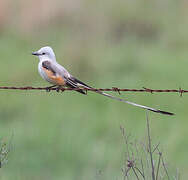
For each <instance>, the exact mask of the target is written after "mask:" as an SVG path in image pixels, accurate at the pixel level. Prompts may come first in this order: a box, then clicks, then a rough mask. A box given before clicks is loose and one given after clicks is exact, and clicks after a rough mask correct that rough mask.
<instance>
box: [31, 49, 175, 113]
mask: <svg viewBox="0 0 188 180" xmlns="http://www.w3.org/2000/svg"><path fill="white" fill-rule="evenodd" d="M32 54H33V55H35V56H38V57H39V60H40V62H39V64H38V71H39V74H40V75H41V76H42V78H43V79H44V80H46V81H48V82H50V83H51V84H53V85H54V86H51V87H55V86H57V87H61V86H67V87H71V88H82V87H84V88H91V87H90V86H88V85H87V84H85V83H83V82H81V81H80V80H78V79H76V78H75V77H73V76H72V75H71V74H70V73H69V72H68V71H67V70H66V69H65V68H64V67H63V66H61V65H60V64H58V63H57V61H56V57H55V54H54V51H53V49H52V48H51V47H49V46H46V47H42V48H41V49H39V50H38V51H36V52H33V53H32ZM49 88H50V87H49ZM76 91H78V92H80V93H82V94H86V92H85V91H84V90H82V89H80V90H76ZM95 92H96V93H98V94H101V95H103V96H106V97H109V98H111V99H115V100H118V101H122V102H124V103H127V104H131V105H133V106H137V107H140V108H143V109H147V110H149V111H153V112H156V113H161V114H166V115H173V113H171V112H166V111H161V110H159V109H154V108H151V107H147V106H143V105H140V104H136V103H133V102H130V101H126V100H124V99H120V98H118V97H115V96H112V95H110V94H107V93H104V92H102V91H95Z"/></svg>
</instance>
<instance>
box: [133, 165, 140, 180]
mask: <svg viewBox="0 0 188 180" xmlns="http://www.w3.org/2000/svg"><path fill="white" fill-rule="evenodd" d="M132 170H133V172H134V174H135V176H136V178H137V179H138V180H139V177H138V174H137V173H136V171H135V169H134V167H132Z"/></svg>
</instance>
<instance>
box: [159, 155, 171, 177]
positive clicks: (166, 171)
mask: <svg viewBox="0 0 188 180" xmlns="http://www.w3.org/2000/svg"><path fill="white" fill-rule="evenodd" d="M161 160H162V165H163V168H164V170H165V173H166V176H167V178H168V180H170V177H169V174H168V170H167V167H166V165H165V162H164V159H163V156H162V153H161Z"/></svg>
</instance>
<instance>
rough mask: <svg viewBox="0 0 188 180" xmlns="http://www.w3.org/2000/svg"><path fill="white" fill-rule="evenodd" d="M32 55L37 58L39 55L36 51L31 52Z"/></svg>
mask: <svg viewBox="0 0 188 180" xmlns="http://www.w3.org/2000/svg"><path fill="white" fill-rule="evenodd" d="M32 55H34V56H39V55H40V53H38V52H37V51H36V52H32Z"/></svg>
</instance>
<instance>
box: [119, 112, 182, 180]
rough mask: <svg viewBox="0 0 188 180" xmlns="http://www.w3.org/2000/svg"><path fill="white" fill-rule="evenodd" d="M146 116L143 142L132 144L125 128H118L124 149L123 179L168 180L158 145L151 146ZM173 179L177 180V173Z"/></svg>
mask: <svg viewBox="0 0 188 180" xmlns="http://www.w3.org/2000/svg"><path fill="white" fill-rule="evenodd" d="M146 116H147V117H146V129H147V138H146V139H145V140H144V142H142V141H140V142H138V141H135V142H133V141H132V140H131V136H130V135H129V134H127V133H126V131H125V128H124V127H122V126H120V130H121V134H122V136H123V140H124V143H125V147H126V153H125V163H124V166H123V168H122V173H123V179H124V180H132V179H137V180H140V179H143V180H151V179H152V180H163V179H168V180H170V179H172V176H170V175H169V172H168V168H167V165H166V163H165V161H164V157H163V154H162V152H161V151H160V149H159V143H158V144H156V145H153V144H152V139H151V132H150V123H149V118H148V114H147V115H146ZM170 177H171V178H170ZM173 179H175V180H179V172H178V171H177V173H176V176H174V178H173Z"/></svg>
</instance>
